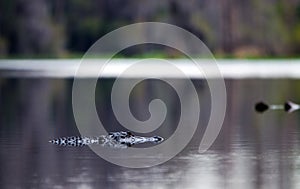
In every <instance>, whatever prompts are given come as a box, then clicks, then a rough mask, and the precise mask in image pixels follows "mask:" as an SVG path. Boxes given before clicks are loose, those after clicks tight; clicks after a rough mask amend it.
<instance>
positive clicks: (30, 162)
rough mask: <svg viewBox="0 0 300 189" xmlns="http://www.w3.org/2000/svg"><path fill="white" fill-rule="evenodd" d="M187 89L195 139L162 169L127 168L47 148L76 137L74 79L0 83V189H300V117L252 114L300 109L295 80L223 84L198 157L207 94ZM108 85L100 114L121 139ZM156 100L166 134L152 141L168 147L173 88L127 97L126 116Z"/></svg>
mask: <svg viewBox="0 0 300 189" xmlns="http://www.w3.org/2000/svg"><path fill="white" fill-rule="evenodd" d="M178 82H182V81H180V80H179V79H178ZM193 82H194V84H195V86H196V87H197V92H198V94H199V99H200V103H201V115H200V123H199V128H198V130H197V132H196V134H195V135H194V137H193V140H192V141H191V142H190V144H189V145H188V146H187V147H186V148H185V149H184V150H183V151H182V152H181V153H180V154H178V155H177V156H176V157H174V158H173V159H171V160H170V161H168V162H166V163H163V164H161V165H158V166H155V167H151V168H143V169H130V168H124V167H119V166H116V165H113V164H111V163H109V162H106V161H105V160H103V159H102V158H100V157H98V156H97V155H96V154H95V153H94V152H93V151H91V150H90V149H89V147H76V148H72V147H60V146H55V145H53V144H50V143H48V140H49V139H52V138H57V137H61V136H70V135H79V132H78V130H77V128H76V124H75V121H74V117H73V112H72V104H71V100H72V99H71V92H72V79H54V78H52V79H50V78H43V79H41V78H1V79H0V107H1V108H0V164H1V168H0V186H1V188H79V189H92V188H299V187H300V132H299V131H300V127H299V121H300V119H299V118H300V112H295V113H292V114H287V113H284V112H281V111H276V112H267V113H265V114H257V113H256V112H254V104H255V103H256V102H257V101H260V100H263V101H266V102H269V103H275V104H278V103H283V102H284V101H285V100H287V99H289V100H292V101H294V102H300V80H296V79H294V80H293V79H227V80H226V87H227V95H228V102H227V103H228V105H227V112H226V117H225V121H224V124H223V127H222V130H221V133H220V134H219V136H218V138H217V140H216V141H215V143H214V144H213V146H212V147H211V148H210V149H209V150H208V151H207V152H206V153H203V154H200V153H198V147H199V143H200V140H201V137H202V135H203V132H204V130H205V124H206V123H207V121H208V118H209V116H210V115H209V112H210V94H209V89H208V87H207V84H206V82H205V81H204V80H194V81H193ZM112 83H113V79H106V80H105V81H104V82H103V85H101V86H100V85H98V86H97V90H96V96H97V97H96V103H97V110H98V113H99V117H100V118H101V121H103V124H104V125H106V128H107V130H122V129H124V128H122V126H121V125H120V124H119V123H118V122H117V120H116V118H115V117H114V115H113V113H112V110H111V105H110V88H111V85H112ZM154 97H159V98H161V99H163V100H164V101H165V102H166V104H167V106H168V110H169V112H168V115H167V119H166V120H165V122H164V123H163V125H162V128H160V129H158V130H156V131H155V132H153V133H155V134H156V135H161V136H163V137H164V138H168V136H170V135H172V133H173V132H174V129H176V123H177V122H178V119H179V116H180V106H179V102H178V97H177V96H176V93H175V92H174V91H173V90H172V88H171V87H170V86H168V85H167V84H165V83H162V82H159V81H155V80H153V81H148V82H144V83H141V84H139V86H137V87H136V88H135V90H134V91H133V92H132V96H131V110H132V113H133V114H134V115H135V116H136V117H137V118H140V119H146V118H147V115H148V114H147V110H148V109H147V108H148V103H149V101H150V100H151V99H153V98H154ZM153 133H150V134H149V135H151V134H153ZM150 158H155V154H154V155H153V157H150Z"/></svg>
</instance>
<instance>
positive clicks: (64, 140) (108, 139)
mask: <svg viewBox="0 0 300 189" xmlns="http://www.w3.org/2000/svg"><path fill="white" fill-rule="evenodd" d="M163 140H164V139H163V138H162V137H160V136H152V137H143V136H135V135H133V134H132V133H131V132H129V131H120V132H110V133H108V134H107V135H101V136H98V137H82V136H70V137H61V138H57V139H53V140H50V141H49V142H50V143H52V144H56V145H60V146H88V145H93V144H101V145H102V146H108V147H112V148H127V147H132V146H133V145H136V144H143V143H154V144H155V143H160V142H162V141H163Z"/></svg>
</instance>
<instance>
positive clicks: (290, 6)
mask: <svg viewBox="0 0 300 189" xmlns="http://www.w3.org/2000/svg"><path fill="white" fill-rule="evenodd" d="M144 21H159V22H167V23H171V24H175V25H178V26H180V27H183V28H185V29H187V30H189V31H191V32H192V33H194V34H195V35H197V36H198V37H199V38H200V39H202V40H203V41H204V42H205V43H206V44H207V46H208V47H209V48H210V49H211V50H212V51H213V52H214V53H217V54H221V55H233V56H239V57H245V56H297V55H298V54H299V53H300V0H251V1H241V0H190V1H181V0H165V1H153V0H131V1H124V0H86V1H84V0H69V1H68V0H66V1H62V0H27V1H25V0H0V56H2V57H5V56H8V57H9V56H29V57H30V56H36V55H44V56H48V57H49V56H51V57H66V56H68V55H70V54H76V53H78V54H82V53H84V52H85V51H86V50H87V49H88V48H89V47H90V46H91V45H92V44H93V43H94V42H95V41H96V40H97V39H99V38H100V37H101V36H103V35H105V34H106V33H108V32H110V31H112V30H113V29H117V28H118V27H121V26H124V25H127V24H131V23H135V22H144Z"/></svg>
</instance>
